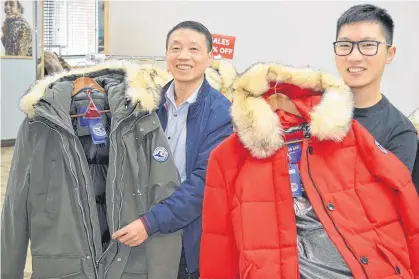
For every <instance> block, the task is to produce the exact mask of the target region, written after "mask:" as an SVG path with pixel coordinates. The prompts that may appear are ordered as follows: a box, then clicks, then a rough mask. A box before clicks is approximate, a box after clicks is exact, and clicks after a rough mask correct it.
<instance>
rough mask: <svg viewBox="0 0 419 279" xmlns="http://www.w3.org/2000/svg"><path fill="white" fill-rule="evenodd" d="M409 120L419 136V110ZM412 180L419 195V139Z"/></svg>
mask: <svg viewBox="0 0 419 279" xmlns="http://www.w3.org/2000/svg"><path fill="white" fill-rule="evenodd" d="M409 120H410V121H412V123H413V126H415V128H416V131H418V135H419V109H416V110H415V111H414V112H413V113H412V114H411V115H410V116H409ZM412 178H413V183H414V184H415V187H416V191H417V192H418V195H419V137H418V150H417V152H416V160H415V164H414V166H413V171H412Z"/></svg>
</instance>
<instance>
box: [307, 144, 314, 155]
mask: <svg viewBox="0 0 419 279" xmlns="http://www.w3.org/2000/svg"><path fill="white" fill-rule="evenodd" d="M308 153H310V155H312V154H313V146H311V141H309V142H308Z"/></svg>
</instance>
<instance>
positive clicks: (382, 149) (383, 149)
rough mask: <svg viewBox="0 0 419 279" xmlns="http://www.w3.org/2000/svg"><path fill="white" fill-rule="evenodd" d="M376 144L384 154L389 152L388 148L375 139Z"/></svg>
mask: <svg viewBox="0 0 419 279" xmlns="http://www.w3.org/2000/svg"><path fill="white" fill-rule="evenodd" d="M375 145H377V146H378V148H380V150H381V152H383V153H384V154H387V153H388V151H387V149H385V148H384V147H383V146H382V145H381V144H379V143H378V141H377V140H375Z"/></svg>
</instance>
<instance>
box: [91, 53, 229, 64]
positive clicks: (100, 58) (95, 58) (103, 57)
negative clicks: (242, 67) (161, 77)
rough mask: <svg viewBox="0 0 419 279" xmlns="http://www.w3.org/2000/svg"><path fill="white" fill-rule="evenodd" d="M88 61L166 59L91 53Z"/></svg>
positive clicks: (157, 60) (160, 60)
mask: <svg viewBox="0 0 419 279" xmlns="http://www.w3.org/2000/svg"><path fill="white" fill-rule="evenodd" d="M85 58H86V61H88V62H93V63H103V62H104V61H105V60H108V59H127V60H140V61H154V62H163V61H166V57H165V56H135V55H133V56H131V55H112V54H103V53H90V54H86V56H85ZM221 59H222V58H218V57H214V60H221Z"/></svg>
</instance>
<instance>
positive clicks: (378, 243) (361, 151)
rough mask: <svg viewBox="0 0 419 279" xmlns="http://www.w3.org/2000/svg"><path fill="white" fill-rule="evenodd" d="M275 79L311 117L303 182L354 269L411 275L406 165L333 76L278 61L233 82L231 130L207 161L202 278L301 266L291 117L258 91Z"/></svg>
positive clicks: (280, 272) (258, 276)
mask: <svg viewBox="0 0 419 279" xmlns="http://www.w3.org/2000/svg"><path fill="white" fill-rule="evenodd" d="M276 80H279V85H278V86H279V87H280V88H281V93H284V94H286V95H288V96H289V97H290V98H291V99H292V100H293V102H294V103H295V104H296V106H297V108H298V110H299V111H300V113H301V114H302V116H303V118H304V120H305V121H306V122H307V123H309V124H310V135H311V137H310V139H309V140H307V141H305V142H304V143H303V145H302V155H301V161H300V166H299V167H300V174H301V180H302V184H303V185H304V188H305V191H306V193H307V196H308V198H309V200H310V202H311V204H312V206H313V208H314V211H315V213H316V215H317V216H318V218H319V220H320V222H321V223H322V225H323V226H324V228H325V230H326V232H327V234H328V236H329V237H330V239H331V240H332V242H333V243H334V245H335V246H336V248H337V249H338V251H339V252H340V254H341V255H342V257H343V259H344V261H345V262H346V264H347V266H348V267H349V268H350V270H351V272H352V275H353V276H354V278H371V279H390V278H394V279H395V278H405V279H407V278H415V279H419V215H418V214H419V199H418V195H417V194H416V191H415V188H414V186H413V183H412V181H411V176H410V173H409V171H408V169H407V168H406V167H405V166H404V165H403V163H402V162H400V161H399V160H398V159H397V158H396V157H395V156H394V155H393V154H392V153H390V152H388V151H387V150H385V149H384V148H383V147H382V146H381V145H379V143H377V142H376V141H375V140H374V138H373V137H372V136H371V135H370V134H369V133H368V132H367V131H366V130H365V129H364V128H363V127H362V126H361V125H360V124H359V123H358V122H356V121H355V120H352V107H353V98H352V93H351V92H350V90H349V89H348V88H347V87H346V86H345V85H344V83H343V82H342V81H341V80H338V79H336V78H334V77H332V76H330V75H327V74H325V73H320V72H317V71H314V70H311V69H307V68H305V69H294V68H289V67H285V66H281V65H276V64H257V65H254V66H252V67H251V68H250V69H248V70H247V71H246V72H245V73H243V74H242V75H241V76H240V77H239V78H237V80H236V81H235V83H234V85H233V90H234V93H233V96H234V99H233V106H232V118H233V123H234V127H235V133H234V134H233V135H231V136H230V137H229V138H228V139H226V140H225V141H224V142H223V143H221V144H220V145H219V146H218V147H217V148H216V149H215V150H214V151H213V152H212V154H211V156H210V159H209V164H208V171H207V180H206V181H207V182H206V189H205V195H204V203H203V218H202V220H203V235H202V241H201V255H200V274H201V278H202V279H237V278H240V279H271V278H275V279H285V278H287V279H296V278H299V276H300V274H299V263H298V250H297V245H296V218H295V213H294V209H293V198H292V194H291V187H290V178H289V173H288V159H287V158H288V157H287V148H286V145H285V143H284V135H283V134H282V131H283V128H284V127H283V123H284V122H285V120H287V121H288V123H287V125H290V124H292V123H289V119H293V118H290V117H289V116H287V114H286V113H284V112H277V113H274V112H273V111H272V110H271V108H270V107H269V105H268V103H267V101H266V97H267V96H268V95H269V94H271V93H272V89H270V88H269V87H270V86H272V85H273V86H275V84H276V82H275V81H276ZM287 85H288V86H287ZM291 122H292V121H291ZM239 276H240V277H239Z"/></svg>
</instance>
